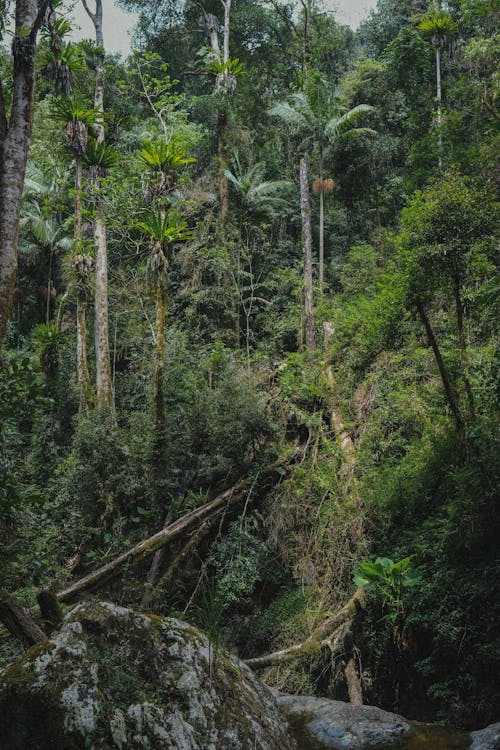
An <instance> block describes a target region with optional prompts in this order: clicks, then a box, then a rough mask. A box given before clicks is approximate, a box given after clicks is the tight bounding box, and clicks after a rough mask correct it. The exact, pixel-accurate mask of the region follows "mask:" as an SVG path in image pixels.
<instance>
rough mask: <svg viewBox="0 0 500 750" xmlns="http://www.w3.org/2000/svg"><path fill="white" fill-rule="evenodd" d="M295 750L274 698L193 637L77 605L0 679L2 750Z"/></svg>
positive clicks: (106, 608)
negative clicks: (213, 656) (44, 639)
mask: <svg viewBox="0 0 500 750" xmlns="http://www.w3.org/2000/svg"><path fill="white" fill-rule="evenodd" d="M86 747H94V748H100V750H112V749H115V748H117V749H118V750H135V749H136V748H137V750H139V748H140V749H141V750H156V749H157V748H158V749H159V748H161V749H162V750H294V748H295V742H294V740H293V739H292V737H291V735H290V730H289V727H288V724H287V721H286V719H285V718H284V716H283V715H282V713H281V711H280V710H279V708H278V707H277V704H276V700H275V698H274V696H273V695H272V693H271V692H270V691H269V690H268V688H266V687H265V686H264V685H262V684H261V683H260V682H258V680H257V679H256V678H255V677H254V675H253V673H252V672H251V671H250V670H249V669H248V668H247V667H246V666H245V665H244V664H243V663H242V662H240V661H239V660H238V659H236V658H235V657H233V656H231V655H230V654H228V653H227V652H225V651H223V650H219V651H218V653H217V655H216V658H215V660H214V659H211V653H210V648H209V642H208V640H207V638H206V636H204V635H203V634H202V633H201V632H200V631H198V630H196V628H193V627H192V626H190V625H188V624H186V623H184V622H182V621H180V620H177V619H174V618H167V617H165V618H163V617H155V616H149V615H143V614H137V613H135V612H133V611H132V610H130V609H125V608H123V607H119V606H117V605H115V604H111V603H109V602H98V603H86V604H80V605H77V606H76V607H75V608H73V609H72V610H71V611H70V612H69V613H68V614H67V616H66V618H65V619H64V621H63V624H62V626H61V628H60V630H59V631H58V632H57V633H55V634H53V635H52V636H51V638H50V640H48V641H45V642H44V643H42V644H37V645H36V646H34V647H33V648H32V649H30V650H29V651H28V652H27V653H26V654H25V655H24V656H23V658H22V659H21V660H20V661H19V662H18V663H16V664H14V665H13V666H12V667H10V668H9V669H8V670H7V671H6V672H5V673H4V674H3V675H2V677H1V678H0V750H30V748H33V750H34V749H35V748H36V750H55V748H57V750H77V749H78V750H79V749H80V748H86Z"/></svg>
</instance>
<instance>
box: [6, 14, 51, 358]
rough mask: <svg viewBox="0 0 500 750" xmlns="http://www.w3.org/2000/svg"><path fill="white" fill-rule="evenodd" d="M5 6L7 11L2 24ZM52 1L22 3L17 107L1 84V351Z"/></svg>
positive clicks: (16, 45)
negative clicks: (39, 52)
mask: <svg viewBox="0 0 500 750" xmlns="http://www.w3.org/2000/svg"><path fill="white" fill-rule="evenodd" d="M5 14H6V7H5V5H3V6H2V12H1V14H0V15H1V19H0V21H1V24H2V27H3V23H4V20H5ZM54 20H55V18H54V12H53V10H52V6H51V3H50V2H49V0H45V1H44V2H43V3H42V4H41V6H39V5H38V3H37V2H36V0H17V2H16V8H15V30H14V37H13V41H12V58H13V62H12V77H13V80H12V104H11V108H10V115H9V114H8V111H7V107H6V103H5V94H4V90H3V84H1V85H0V347H1V346H2V343H3V340H4V337H5V332H6V328H7V322H8V319H9V315H10V309H11V305H12V299H13V294H14V287H15V278H16V271H17V238H18V227H19V217H20V212H21V203H22V195H23V185H24V175H25V170H26V162H27V160H28V151H29V145H30V139H31V131H32V126H33V101H34V91H35V51H36V40H37V35H38V32H39V31H40V29H41V28H42V26H44V25H47V26H48V27H49V28H50V27H51V26H53V23H54Z"/></svg>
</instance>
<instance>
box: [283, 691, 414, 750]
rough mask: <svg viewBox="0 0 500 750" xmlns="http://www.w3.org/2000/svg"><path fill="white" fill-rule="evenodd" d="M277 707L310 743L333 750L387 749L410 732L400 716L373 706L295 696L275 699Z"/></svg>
mask: <svg viewBox="0 0 500 750" xmlns="http://www.w3.org/2000/svg"><path fill="white" fill-rule="evenodd" d="M278 703H279V705H280V706H281V708H282V709H283V710H284V711H285V713H286V714H287V715H288V716H289V718H290V721H291V722H292V724H293V725H294V726H295V727H298V726H300V725H303V726H305V729H306V730H307V733H308V734H309V735H310V736H311V737H312V738H313V739H314V740H316V741H318V742H320V743H321V744H322V745H323V746H324V747H332V748H336V750H358V748H366V747H377V746H381V745H384V746H387V745H390V744H391V743H392V742H394V741H395V740H397V739H398V738H399V737H400V736H401V735H402V734H403V733H405V732H407V731H408V730H409V729H410V724H409V723H408V722H407V721H406V720H405V719H403V717H402V716H398V715H397V714H392V713H389V712H388V711H383V710H382V709H381V708H376V707H375V706H359V707H355V706H351V705H350V704H349V703H343V702H342V701H332V700H328V699H327V698H310V697H307V696H298V695H279V696H278Z"/></svg>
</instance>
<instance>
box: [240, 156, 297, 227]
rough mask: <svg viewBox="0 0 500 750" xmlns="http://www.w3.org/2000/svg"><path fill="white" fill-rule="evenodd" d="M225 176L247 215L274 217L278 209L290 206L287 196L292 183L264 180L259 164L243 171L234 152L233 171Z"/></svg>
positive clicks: (261, 167) (262, 169)
mask: <svg viewBox="0 0 500 750" xmlns="http://www.w3.org/2000/svg"><path fill="white" fill-rule="evenodd" d="M225 175H226V177H227V179H228V180H229V182H230V183H231V184H232V186H233V188H234V190H235V192H236V193H237V194H238V196H239V198H240V201H241V204H242V207H243V209H244V210H245V211H247V212H248V213H252V214H268V215H270V216H274V215H275V214H276V213H278V212H279V210H280V209H286V208H288V207H289V206H290V201H289V199H288V195H289V194H290V192H291V190H292V189H293V183H292V182H290V180H265V179H264V175H265V167H264V165H263V164H262V163H261V162H258V163H257V164H253V165H251V166H249V167H248V168H247V169H246V170H244V169H243V167H242V165H241V162H240V158H239V154H238V152H237V151H234V153H233V171H232V172H231V171H230V170H229V169H226V171H225Z"/></svg>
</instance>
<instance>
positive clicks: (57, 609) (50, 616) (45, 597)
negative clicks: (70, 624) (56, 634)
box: [36, 589, 63, 633]
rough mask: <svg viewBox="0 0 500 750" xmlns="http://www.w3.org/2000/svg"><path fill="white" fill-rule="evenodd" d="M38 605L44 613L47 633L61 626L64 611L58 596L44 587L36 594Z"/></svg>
mask: <svg viewBox="0 0 500 750" xmlns="http://www.w3.org/2000/svg"><path fill="white" fill-rule="evenodd" d="M36 599H37V602H38V606H39V607H40V612H41V615H42V620H43V623H44V625H45V627H46V629H47V633H51V632H52V631H53V630H55V629H56V628H58V627H59V625H60V624H61V622H62V619H63V611H62V609H61V605H60V604H59V602H58V600H57V597H56V595H55V594H53V593H52V591H47V590H46V589H43V590H42V591H39V592H38V594H37V595H36Z"/></svg>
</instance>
